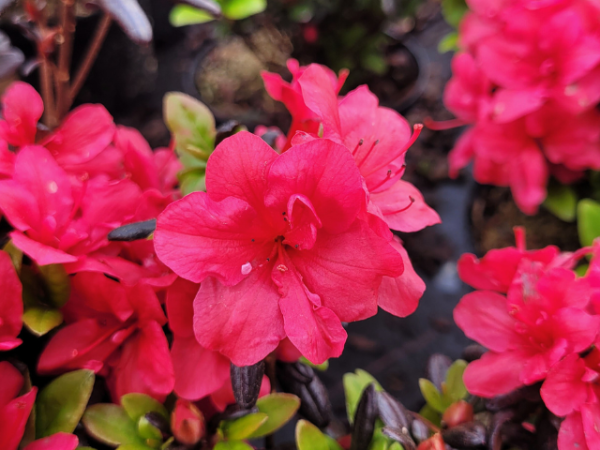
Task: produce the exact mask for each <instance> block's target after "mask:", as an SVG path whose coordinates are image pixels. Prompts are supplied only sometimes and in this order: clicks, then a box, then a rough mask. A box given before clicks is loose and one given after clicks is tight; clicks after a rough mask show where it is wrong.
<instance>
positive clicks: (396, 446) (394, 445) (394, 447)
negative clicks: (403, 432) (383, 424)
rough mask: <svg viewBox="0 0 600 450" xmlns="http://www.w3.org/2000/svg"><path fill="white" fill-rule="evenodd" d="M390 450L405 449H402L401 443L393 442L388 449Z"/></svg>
mask: <svg viewBox="0 0 600 450" xmlns="http://www.w3.org/2000/svg"><path fill="white" fill-rule="evenodd" d="M388 450H404V447H402V445H401V444H400V442H392V445H390V446H389V447H388Z"/></svg>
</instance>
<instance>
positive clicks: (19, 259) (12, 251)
mask: <svg viewBox="0 0 600 450" xmlns="http://www.w3.org/2000/svg"><path fill="white" fill-rule="evenodd" d="M2 250H3V251H5V252H6V253H8V255H9V256H10V259H11V261H12V263H13V266H15V270H16V271H17V273H21V266H23V252H22V251H21V250H20V249H18V248H17V247H15V244H13V241H12V240H10V241H8V242H7V243H6V245H5V246H4V248H3V249H2Z"/></svg>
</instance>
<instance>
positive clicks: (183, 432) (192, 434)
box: [171, 399, 206, 445]
mask: <svg viewBox="0 0 600 450" xmlns="http://www.w3.org/2000/svg"><path fill="white" fill-rule="evenodd" d="M171 430H172V431H173V436H174V437H175V439H176V440H177V442H180V443H182V444H185V445H195V444H197V443H198V442H200V440H201V439H202V438H203V437H204V436H205V434H206V425H205V422H204V416H203V415H202V413H201V412H200V410H199V409H198V408H196V407H195V406H194V405H193V404H192V403H191V402H189V401H187V400H183V399H178V400H177V403H175V409H174V410H173V414H172V415H171Z"/></svg>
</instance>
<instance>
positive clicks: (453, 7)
mask: <svg viewBox="0 0 600 450" xmlns="http://www.w3.org/2000/svg"><path fill="white" fill-rule="evenodd" d="M468 10H469V8H468V7H467V3H466V2H465V0H442V14H443V15H444V19H445V20H446V22H448V23H449V24H450V25H452V26H453V27H454V28H458V25H459V24H460V21H461V20H462V18H463V16H464V15H465V13H466V12H467V11H468Z"/></svg>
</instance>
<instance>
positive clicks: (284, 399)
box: [248, 393, 300, 439]
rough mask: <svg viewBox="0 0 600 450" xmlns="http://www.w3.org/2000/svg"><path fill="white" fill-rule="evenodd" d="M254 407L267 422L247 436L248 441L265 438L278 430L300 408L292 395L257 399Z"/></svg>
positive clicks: (276, 395) (298, 402)
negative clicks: (265, 416)
mask: <svg viewBox="0 0 600 450" xmlns="http://www.w3.org/2000/svg"><path fill="white" fill-rule="evenodd" d="M256 407H257V408H258V411H259V412H261V413H263V414H266V415H267V420H266V421H265V422H263V423H262V424H261V425H260V426H259V427H258V428H257V429H256V430H255V431H254V432H253V433H252V434H251V435H250V436H248V438H249V439H255V438H258V437H262V436H266V435H268V434H272V433H274V432H275V431H277V430H278V429H280V428H281V427H282V426H283V425H285V424H286V423H287V422H288V421H289V420H290V419H291V418H292V417H294V414H296V411H298V408H299V407H300V399H299V398H298V397H296V396H295V395H292V394H280V393H276V394H270V395H266V396H264V397H262V398H259V399H258V401H257V402H256Z"/></svg>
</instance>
